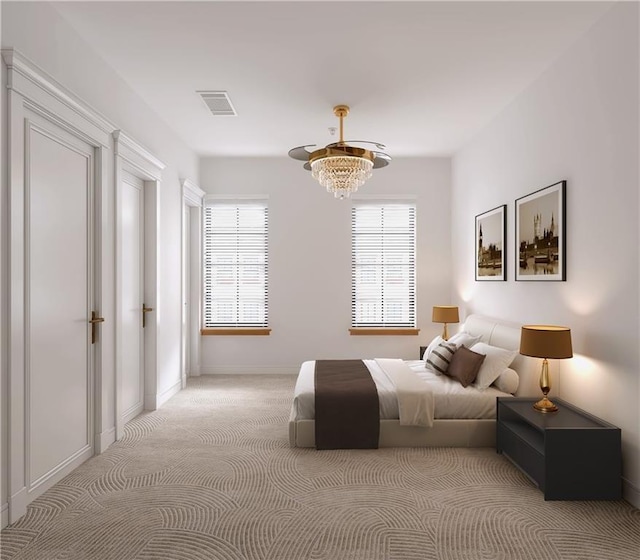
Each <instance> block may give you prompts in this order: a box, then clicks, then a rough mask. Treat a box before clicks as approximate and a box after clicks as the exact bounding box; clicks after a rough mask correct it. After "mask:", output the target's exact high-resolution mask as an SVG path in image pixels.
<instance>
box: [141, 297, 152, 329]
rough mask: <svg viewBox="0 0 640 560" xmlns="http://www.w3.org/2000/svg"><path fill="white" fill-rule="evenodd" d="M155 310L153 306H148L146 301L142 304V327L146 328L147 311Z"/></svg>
mask: <svg viewBox="0 0 640 560" xmlns="http://www.w3.org/2000/svg"><path fill="white" fill-rule="evenodd" d="M151 311H153V307H147V306H146V305H145V304H144V303H143V304H142V328H143V329H144V328H145V327H146V326H147V313H149V312H151Z"/></svg>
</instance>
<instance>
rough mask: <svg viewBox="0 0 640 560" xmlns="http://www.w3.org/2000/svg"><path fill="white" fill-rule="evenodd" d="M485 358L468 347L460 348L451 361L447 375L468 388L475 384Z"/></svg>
mask: <svg viewBox="0 0 640 560" xmlns="http://www.w3.org/2000/svg"><path fill="white" fill-rule="evenodd" d="M484 359H485V356H484V355H483V354H479V353H477V352H474V351H473V350H469V349H468V348H467V347H466V346H460V347H459V348H458V349H457V350H456V352H455V354H454V355H453V357H452V358H451V361H450V362H449V369H448V370H447V375H448V376H449V377H451V378H453V379H456V380H457V381H459V382H460V384H461V385H462V386H463V387H468V386H469V385H471V383H473V381H474V380H475V378H476V376H477V375H478V371H479V370H480V366H481V365H482V362H483V361H484Z"/></svg>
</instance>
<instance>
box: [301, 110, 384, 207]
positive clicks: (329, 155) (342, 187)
mask: <svg viewBox="0 0 640 560" xmlns="http://www.w3.org/2000/svg"><path fill="white" fill-rule="evenodd" d="M333 113H334V115H335V116H336V117H338V118H339V119H340V140H339V141H338V142H334V143H332V144H327V145H326V146H325V147H324V148H319V149H316V150H308V149H307V148H315V147H316V144H306V145H304V146H298V147H296V148H292V149H291V150H289V156H290V157H292V158H293V159H297V160H299V161H304V162H305V164H304V165H303V168H304V169H306V170H307V171H311V175H312V176H313V178H314V179H316V180H317V181H318V182H319V183H320V184H321V185H322V186H323V187H325V188H326V189H327V191H329V192H331V193H333V194H334V196H335V197H336V198H348V197H349V195H350V194H352V193H354V192H356V191H357V190H358V187H360V186H361V185H363V184H364V182H365V181H366V180H367V179H369V178H370V177H371V172H372V170H373V169H379V168H381V167H386V166H387V165H389V162H390V161H391V157H390V156H389V155H387V154H385V153H384V152H382V151H381V150H384V149H386V148H385V146H384V145H383V144H380V143H378V142H369V141H366V140H347V141H345V140H344V118H345V117H346V116H347V115H348V114H349V107H348V106H347V105H336V106H335V107H334V108H333ZM354 144H366V145H369V146H374V147H375V149H367V148H362V147H360V146H357V145H354Z"/></svg>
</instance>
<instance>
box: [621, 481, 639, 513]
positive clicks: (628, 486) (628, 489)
mask: <svg viewBox="0 0 640 560" xmlns="http://www.w3.org/2000/svg"><path fill="white" fill-rule="evenodd" d="M622 497H623V498H624V499H625V500H626V501H627V502H629V503H630V504H631V505H632V506H634V507H636V508H638V509H640V488H638V487H637V486H636V485H634V484H632V483H631V482H630V481H629V480H627V479H626V478H624V477H623V478H622Z"/></svg>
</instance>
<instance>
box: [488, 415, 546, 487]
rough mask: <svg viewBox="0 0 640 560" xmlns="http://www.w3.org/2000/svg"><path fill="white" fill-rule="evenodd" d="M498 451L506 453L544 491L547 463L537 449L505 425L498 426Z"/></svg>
mask: <svg viewBox="0 0 640 560" xmlns="http://www.w3.org/2000/svg"><path fill="white" fill-rule="evenodd" d="M496 436H497V445H496V446H497V450H498V452H499V453H504V454H505V455H507V456H508V457H509V459H511V461H512V462H514V463H515V464H516V466H518V467H519V468H520V470H522V471H523V472H524V473H525V474H526V475H527V476H528V477H529V478H531V479H532V480H533V481H534V482H535V483H536V484H537V485H538V487H539V488H540V490H543V491H544V484H545V478H544V473H545V466H544V464H545V462H544V455H543V454H542V453H540V452H539V451H538V450H536V448H535V447H534V446H532V445H530V444H529V443H528V442H526V441H525V440H523V439H522V438H521V437H519V436H518V435H516V434H515V433H514V432H513V431H512V430H510V429H509V428H508V427H507V426H506V425H505V424H498V428H497V433H496Z"/></svg>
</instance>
